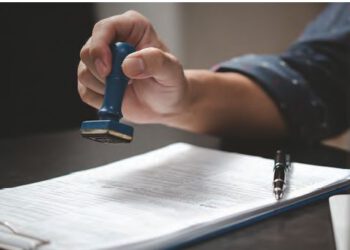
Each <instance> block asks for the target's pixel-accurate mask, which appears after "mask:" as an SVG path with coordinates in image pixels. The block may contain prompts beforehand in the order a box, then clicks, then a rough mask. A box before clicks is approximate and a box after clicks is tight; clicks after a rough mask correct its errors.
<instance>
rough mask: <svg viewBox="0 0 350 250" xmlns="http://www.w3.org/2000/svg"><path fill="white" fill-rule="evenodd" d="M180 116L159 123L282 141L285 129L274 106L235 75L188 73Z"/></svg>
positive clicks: (257, 89)
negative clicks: (274, 138) (185, 93)
mask: <svg viewBox="0 0 350 250" xmlns="http://www.w3.org/2000/svg"><path fill="white" fill-rule="evenodd" d="M185 75H186V78H187V81H188V86H189V89H188V93H189V94H188V97H187V99H186V100H184V102H185V103H186V107H185V108H184V109H183V112H181V113H179V114H176V115H171V116H168V117H166V118H165V119H164V120H163V121H162V123H164V124H166V125H168V126H171V127H177V128H181V129H185V130H188V131H192V132H198V133H207V134H212V135H218V136H239V137H245V138H247V137H254V138H257V137H260V138H261V137H265V138H266V137H282V136H284V135H286V134H287V132H286V125H285V122H284V121H283V119H282V117H281V114H280V113H279V111H278V109H277V107H276V106H275V104H274V102H273V101H272V100H271V99H270V98H269V96H268V95H267V94H266V93H265V92H264V91H263V90H262V89H261V88H260V87H259V86H258V85H256V84H255V83H254V82H252V80H250V79H249V78H247V77H245V76H243V75H241V74H237V73H217V72H211V71H207V70H187V71H185Z"/></svg>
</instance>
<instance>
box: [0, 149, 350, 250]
mask: <svg viewBox="0 0 350 250" xmlns="http://www.w3.org/2000/svg"><path fill="white" fill-rule="evenodd" d="M272 169H273V161H271V160H268V159H263V158H260V157H252V156H246V155H241V154H235V153H227V152H220V151H216V150H211V149H204V148H199V147H195V146H191V145H188V144H183V143H178V144H173V145H170V146H168V147H165V148H162V149H159V150H156V151H153V152H150V153H147V154H144V155H140V156H136V157H133V158H129V159H126V160H123V161H120V162H115V163H112V164H109V165H106V166H103V167H99V168H96V169H91V170H86V171H82V172H77V173H73V174H70V175H67V176H64V177H60V178H55V179H52V180H48V181H43V182H39V183H35V184H30V185H25V186H21V187H16V188H10V189H4V190H1V191H0V220H1V221H7V222H9V223H11V224H12V225H13V226H15V227H17V228H18V229H19V230H20V231H23V232H26V233H28V234H33V235H35V236H38V237H41V238H44V239H49V240H50V241H51V243H50V244H49V245H46V246H45V247H42V248H41V249H103V248H106V249H108V248H111V249H113V248H117V247H123V246H124V247H125V246H131V245H132V246H134V247H135V248H137V247H139V246H140V245H138V242H143V241H145V242H146V241H147V242H148V243H147V244H143V245H142V244H141V246H143V247H145V246H148V247H149V248H152V249H154V248H155V247H160V248H161V247H164V244H165V245H166V244H171V242H172V238H174V239H175V238H176V237H175V236H177V237H179V235H181V232H186V234H187V235H188V234H189V233H188V232H191V230H192V229H196V228H201V227H202V226H206V227H208V225H210V224H212V223H214V222H216V221H220V220H221V219H222V218H231V219H232V218H233V219H234V218H236V217H237V218H239V216H242V215H244V214H248V213H249V212H251V211H253V212H254V211H255V210H256V209H261V208H264V207H269V206H270V207H271V206H274V205H276V204H278V205H280V204H283V203H287V202H289V201H290V200H293V199H295V198H297V197H300V196H303V195H306V194H308V193H310V192H314V191H316V190H319V189H321V188H323V187H325V186H329V185H331V184H334V183H338V182H341V181H344V180H345V179H347V178H348V177H349V175H350V172H349V170H344V169H334V168H328V167H317V166H311V165H306V164H297V163H293V170H292V171H291V172H290V176H289V180H290V181H289V189H288V190H287V193H286V195H285V198H284V199H283V200H282V202H279V203H277V202H276V200H275V198H274V195H273V194H272V176H273V172H272ZM249 216H251V214H250V215H249ZM240 218H241V217H240ZM192 231H196V230H192ZM0 234H1V232H0ZM176 240H179V239H176ZM129 244H131V245H129Z"/></svg>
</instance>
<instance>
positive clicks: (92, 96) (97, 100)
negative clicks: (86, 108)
mask: <svg viewBox="0 0 350 250" xmlns="http://www.w3.org/2000/svg"><path fill="white" fill-rule="evenodd" d="M78 92H79V95H80V98H81V99H82V100H83V102H85V103H86V104H88V105H90V106H92V107H94V108H96V109H99V108H100V107H101V106H102V101H103V96H102V95H100V94H97V93H96V92H94V91H92V90H90V89H88V88H87V87H85V86H84V85H83V84H81V83H79V82H78Z"/></svg>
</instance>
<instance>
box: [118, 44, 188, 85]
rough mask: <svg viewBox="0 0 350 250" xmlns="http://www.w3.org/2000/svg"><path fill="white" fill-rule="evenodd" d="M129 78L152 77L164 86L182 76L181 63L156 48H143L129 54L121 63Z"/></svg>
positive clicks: (180, 78) (171, 83) (172, 83)
mask: <svg viewBox="0 0 350 250" xmlns="http://www.w3.org/2000/svg"><path fill="white" fill-rule="evenodd" d="M122 69H123V72H124V74H125V75H126V76H128V77H129V78H130V79H146V78H150V77H153V78H154V79H155V80H156V81H157V82H158V83H160V84H162V85H164V86H171V85H174V83H176V82H177V81H176V80H181V81H182V79H183V78H184V73H183V69H182V66H181V64H180V63H179V61H178V60H177V59H176V57H174V56H173V55H171V54H169V53H167V52H164V51H162V50H160V49H157V48H145V49H142V50H139V51H137V52H134V53H132V54H130V55H129V56H128V57H126V58H125V60H124V62H123V65H122Z"/></svg>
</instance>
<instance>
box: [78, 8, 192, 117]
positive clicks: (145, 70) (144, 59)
mask: <svg viewBox="0 0 350 250" xmlns="http://www.w3.org/2000/svg"><path fill="white" fill-rule="evenodd" d="M118 41H123V42H127V43H129V44H132V45H133V46H135V48H136V50H137V51H136V52H135V53H132V54H130V55H129V56H128V57H127V58H126V59H125V60H124V62H123V65H122V68H123V71H124V74H125V75H127V76H128V77H129V78H130V80H131V81H130V84H129V85H128V87H127V89H126V92H125V96H124V100H123V105H122V111H123V114H124V117H125V118H126V119H128V120H129V121H132V122H136V123H161V122H162V119H165V118H167V117H169V116H172V115H177V114H179V113H181V112H184V110H185V107H186V106H188V102H189V101H190V100H189V99H190V95H189V93H188V92H189V88H188V84H187V80H186V78H185V76H184V72H183V69H182V66H181V65H180V63H179V62H178V60H177V59H176V58H175V57H174V56H173V55H171V54H170V53H169V52H168V49H167V48H166V46H165V45H164V44H163V43H162V42H161V41H160V39H159V38H158V36H157V34H156V32H155V30H154V28H153V26H152V25H151V23H150V22H149V21H148V20H147V19H146V18H145V17H144V16H142V15H141V14H139V13H137V12H135V11H128V12H126V13H124V14H122V15H117V16H113V17H110V18H107V19H104V20H101V21H99V22H98V23H97V24H96V25H95V26H94V29H93V32H92V36H91V37H90V38H89V40H88V41H87V42H86V44H85V45H84V46H83V48H82V50H81V53H80V57H81V61H80V63H79V66H78V91H79V94H80V96H81V98H82V100H83V101H84V102H86V103H87V104H89V105H91V106H93V107H95V108H96V109H98V108H100V107H101V105H102V101H103V95H104V89H105V87H104V83H105V78H106V76H107V75H108V74H109V72H110V71H111V63H112V55H111V51H110V48H109V45H110V44H111V43H115V42H118Z"/></svg>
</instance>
